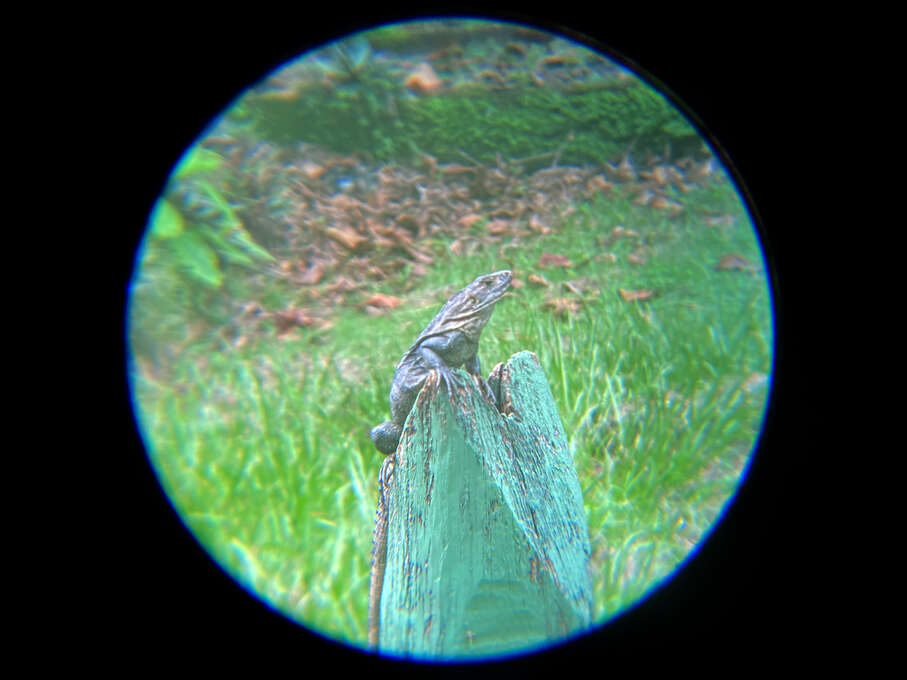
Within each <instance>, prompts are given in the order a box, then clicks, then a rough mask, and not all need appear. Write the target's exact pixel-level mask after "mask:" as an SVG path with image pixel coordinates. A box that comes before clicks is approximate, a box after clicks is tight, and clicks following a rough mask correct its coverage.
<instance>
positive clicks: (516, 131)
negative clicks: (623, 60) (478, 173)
mask: <svg viewBox="0 0 907 680" xmlns="http://www.w3.org/2000/svg"><path fill="white" fill-rule="evenodd" d="M251 109H252V110H253V111H254V118H255V124H256V126H257V128H258V129H259V131H260V132H261V134H262V135H264V136H265V137H266V138H269V139H272V140H274V141H277V142H283V143H286V142H289V141H291V140H292V141H296V142H298V141H301V140H304V141H307V142H312V143H316V144H319V145H321V146H324V147H327V148H330V149H333V150H335V151H338V152H344V153H352V152H356V153H368V154H371V155H372V156H374V157H375V158H376V159H379V160H382V161H392V160H400V154H408V153H410V152H411V151H412V150H414V149H415V150H419V151H421V152H424V153H427V154H430V155H432V156H435V157H437V158H438V159H439V160H441V161H454V160H456V161H460V162H462V160H463V156H462V153H461V152H462V151H463V150H465V149H468V150H469V155H470V156H471V157H472V158H474V159H476V160H477V161H479V162H481V163H487V164H493V163H494V162H495V160H496V158H497V154H498V153H500V154H501V155H502V156H503V157H504V158H523V157H528V156H535V155H538V154H540V153H545V152H552V151H554V150H556V149H558V148H560V147H561V146H562V145H564V146H563V150H562V152H561V156H560V162H562V163H564V164H576V165H582V164H593V165H596V164H600V163H602V162H603V161H605V160H608V159H613V158H616V157H618V156H619V155H620V154H622V153H625V152H627V151H629V150H631V148H632V149H663V148H664V146H665V144H666V143H671V144H672V146H673V148H674V149H675V151H676V152H678V153H683V152H685V151H689V150H691V149H693V148H695V146H696V145H697V144H698V143H699V142H698V137H697V136H696V133H695V130H694V129H693V128H692V126H690V124H689V123H688V122H687V121H686V119H684V118H683V117H682V116H681V115H680V113H679V112H678V111H677V110H676V109H675V108H674V107H673V106H672V105H671V104H670V103H668V101H667V100H665V99H664V97H662V96H661V95H659V94H658V93H656V92H655V91H654V90H652V89H651V88H650V87H649V86H648V85H645V84H644V83H642V82H640V81H636V80H632V81H630V82H629V83H628V84H626V85H621V86H620V87H614V86H613V85H612V86H607V87H606V86H604V85H601V86H597V87H596V88H590V87H585V88H581V89H580V91H577V92H569V91H561V90H558V89H555V88H547V87H535V86H531V85H529V86H526V87H515V88H513V89H501V90H489V89H487V88H484V87H475V86H473V87H470V86H462V87H460V88H458V89H456V90H454V91H449V92H444V93H436V94H433V95H431V96H423V97H416V96H414V95H411V94H409V93H407V92H406V91H405V88H404V87H403V85H402V83H400V82H393V81H390V80H388V79H387V78H386V77H384V76H382V75H381V74H380V73H375V74H373V75H372V76H370V77H369V79H368V80H367V82H365V81H363V82H362V83H361V86H360V87H356V88H351V89H345V88H335V87H326V86H323V85H312V86H310V87H308V88H307V89H306V90H305V92H304V93H303V94H302V96H301V97H300V98H299V99H297V100H292V101H287V100H283V99H275V98H270V99H269V98H264V97H258V98H256V99H254V100H253V104H252V105H251ZM565 140H566V144H565ZM549 162H550V160H549Z"/></svg>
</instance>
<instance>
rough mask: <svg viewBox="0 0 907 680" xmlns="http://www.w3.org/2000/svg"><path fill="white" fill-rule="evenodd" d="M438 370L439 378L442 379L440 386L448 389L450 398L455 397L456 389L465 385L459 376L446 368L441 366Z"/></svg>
mask: <svg viewBox="0 0 907 680" xmlns="http://www.w3.org/2000/svg"><path fill="white" fill-rule="evenodd" d="M436 370H437V371H438V378H440V383H439V384H443V385H444V386H445V387H446V388H447V394H449V395H450V396H453V393H454V388H456V387H463V383H462V382H461V381H460V378H459V377H458V376H457V374H456V373H454V372H453V371H452V370H450V369H449V368H447V367H446V366H441V367H440V368H438V369H436Z"/></svg>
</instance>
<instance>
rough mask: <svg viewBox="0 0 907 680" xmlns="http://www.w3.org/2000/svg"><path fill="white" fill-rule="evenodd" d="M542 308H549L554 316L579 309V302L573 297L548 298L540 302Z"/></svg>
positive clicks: (564, 314) (568, 313) (574, 312)
mask: <svg viewBox="0 0 907 680" xmlns="http://www.w3.org/2000/svg"><path fill="white" fill-rule="evenodd" d="M542 308H543V309H547V310H550V311H551V312H552V313H553V314H554V315H555V316H568V315H570V314H576V313H577V312H578V311H579V308H580V302H579V300H577V299H575V298H566V297H561V298H548V299H547V300H545V302H543V303H542Z"/></svg>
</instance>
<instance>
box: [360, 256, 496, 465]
mask: <svg viewBox="0 0 907 680" xmlns="http://www.w3.org/2000/svg"><path fill="white" fill-rule="evenodd" d="M512 278H513V275H512V273H511V272H510V271H508V270H506V269H505V270H503V271H499V272H495V273H493V274H485V275H483V276H480V277H479V278H477V279H476V280H475V281H473V282H472V283H470V284H469V285H468V286H466V288H464V289H463V290H461V291H460V292H459V293H457V294H456V295H454V296H453V297H452V298H450V300H448V301H447V303H446V304H445V305H444V306H443V307H442V308H441V311H440V312H438V314H437V315H436V316H435V318H434V319H432V320H431V323H430V324H428V326H427V327H426V328H425V330H424V331H422V332H421V333H420V334H419V337H418V338H416V341H415V342H414V343H413V344H412V345H410V347H409V349H407V350H406V353H405V354H404V355H403V358H402V359H400V361H399V363H398V364H397V370H396V371H395V372H394V381H393V383H392V384H391V392H390V404H391V420H389V421H386V422H384V423H381V424H380V425H378V426H376V427H374V428H373V429H372V431H371V432H370V433H369V436H370V437H371V438H372V441H373V442H375V446H376V447H377V448H378V450H379V451H381V453H383V454H386V455H390V454H392V453H393V452H394V451H396V450H397V444H399V443H400V435H401V433H402V432H403V423H405V422H406V416H408V415H409V411H410V409H411V408H412V407H413V403H414V402H415V401H416V396H418V394H419V390H421V389H422V385H423V384H424V383H425V379H426V378H427V377H428V374H429V373H430V372H431V371H437V372H438V374H439V377H440V378H441V382H442V383H443V384H444V385H445V386H446V387H447V390H448V393H449V394H450V393H452V391H453V390H452V388H453V387H454V386H455V385H456V382H457V381H456V377H455V376H454V374H453V372H452V369H454V368H459V367H460V366H465V368H466V370H467V371H468V372H469V373H472V374H473V375H475V376H478V377H481V367H480V365H479V357H478V356H477V352H478V350H479V337H480V336H481V334H482V329H483V328H484V327H485V324H486V323H488V319H489V318H490V317H491V313H492V312H493V311H494V304H495V303H496V302H497V301H498V300H500V299H501V296H502V295H503V294H504V292H505V291H506V290H507V288H508V286H509V285H510V280H511V279H512Z"/></svg>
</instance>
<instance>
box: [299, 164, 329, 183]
mask: <svg viewBox="0 0 907 680" xmlns="http://www.w3.org/2000/svg"><path fill="white" fill-rule="evenodd" d="M299 169H300V170H302V174H304V175H305V176H306V177H308V178H309V179H320V178H321V176H322V175H324V173H325V168H324V167H323V166H321V165H318V163H313V162H312V161H303V162H302V165H301V166H300V167H299Z"/></svg>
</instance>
